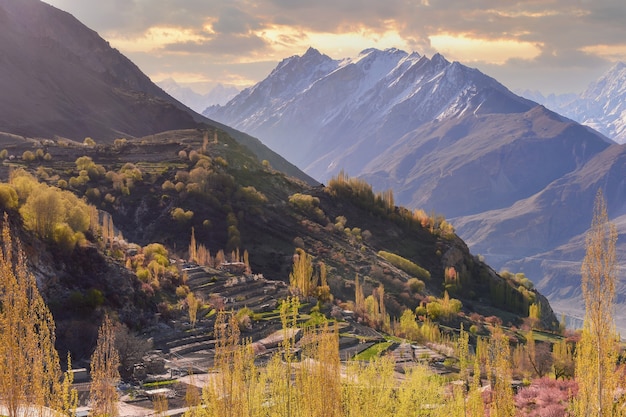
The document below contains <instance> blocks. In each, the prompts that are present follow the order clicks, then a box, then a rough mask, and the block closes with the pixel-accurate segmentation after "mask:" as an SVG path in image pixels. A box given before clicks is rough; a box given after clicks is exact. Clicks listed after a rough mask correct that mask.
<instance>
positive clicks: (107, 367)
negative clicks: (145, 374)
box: [89, 315, 120, 417]
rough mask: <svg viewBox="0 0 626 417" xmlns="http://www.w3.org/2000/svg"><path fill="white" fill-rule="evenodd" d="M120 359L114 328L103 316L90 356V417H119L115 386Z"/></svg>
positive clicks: (118, 379)
mask: <svg viewBox="0 0 626 417" xmlns="http://www.w3.org/2000/svg"><path fill="white" fill-rule="evenodd" d="M119 366H120V357H119V353H118V352H117V349H116V347H115V326H114V325H113V322H112V321H111V319H110V318H109V316H108V315H106V316H104V320H103V322H102V325H101V326H100V330H98V342H97V344H96V350H95V351H94V353H93V355H92V356H91V387H90V389H89V399H90V401H91V409H92V413H91V415H92V416H97V417H99V416H107V417H117V416H119V407H118V401H119V398H118V395H117V384H118V383H119V382H120V372H119Z"/></svg>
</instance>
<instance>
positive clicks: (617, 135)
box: [522, 62, 626, 143]
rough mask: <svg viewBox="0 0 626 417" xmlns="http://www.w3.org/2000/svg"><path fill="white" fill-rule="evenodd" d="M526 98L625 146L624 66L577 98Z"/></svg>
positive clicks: (566, 95)
mask: <svg viewBox="0 0 626 417" xmlns="http://www.w3.org/2000/svg"><path fill="white" fill-rule="evenodd" d="M522 95H525V96H527V97H528V96H529V98H531V99H534V100H536V101H538V102H540V103H543V104H545V105H546V106H547V107H549V108H551V109H553V110H554V111H556V112H559V113H561V114H563V115H565V116H567V117H569V118H571V119H573V120H576V121H577V122H579V123H582V124H584V125H587V126H590V127H592V128H593V129H596V130H597V131H599V132H601V133H603V134H604V135H606V136H607V137H609V138H611V139H613V140H614V141H615V142H617V143H626V64H625V63H623V62H618V63H616V64H615V65H613V67H611V69H609V70H608V71H607V72H606V73H605V74H604V75H602V76H601V77H600V78H599V79H597V80H596V81H594V82H592V83H590V84H589V86H588V87H587V89H586V90H585V91H584V92H582V93H581V94H563V95H551V96H548V97H544V96H543V95H541V94H538V93H527V94H522Z"/></svg>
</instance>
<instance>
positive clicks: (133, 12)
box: [46, 0, 626, 94]
mask: <svg viewBox="0 0 626 417" xmlns="http://www.w3.org/2000/svg"><path fill="white" fill-rule="evenodd" d="M46 2H47V3H49V4H51V5H53V6H55V7H57V8H59V9H61V10H65V11H67V12H69V13H71V14H73V15H74V16H75V17H76V18H78V19H79V20H80V21H81V22H83V23H84V24H86V25H87V26H89V27H90V28H92V29H93V30H95V31H97V32H98V33H99V34H100V36H102V37H103V38H104V39H106V40H108V41H109V42H110V44H111V45H112V46H113V47H115V48H117V49H119V50H120V51H121V52H122V53H124V54H125V55H126V56H127V57H129V58H130V59H131V60H132V61H133V62H135V63H136V64H137V65H138V66H139V67H140V68H141V69H142V71H144V72H145V73H146V74H147V75H149V76H150V77H151V78H152V80H153V81H160V80H162V79H164V78H168V77H171V78H173V79H175V80H176V81H177V82H178V83H181V84H186V85H189V86H191V87H192V88H194V89H196V90H197V91H199V92H205V91H206V90H207V89H208V88H210V87H211V86H213V85H215V84H216V83H218V82H219V83H222V84H233V85H236V86H237V87H239V88H243V87H247V86H250V85H253V84H254V83H256V82H258V81H260V80H262V79H263V78H265V77H266V76H267V75H268V74H269V72H270V71H271V70H272V69H273V68H274V67H275V66H276V64H277V63H278V62H279V61H280V60H282V59H283V58H286V57H289V56H292V55H302V54H304V53H305V51H306V49H307V48H308V47H309V46H312V47H314V48H316V49H318V50H320V52H322V53H325V54H327V55H329V56H331V57H332V58H345V57H353V56H356V55H358V53H359V52H360V51H361V50H363V49H365V48H370V47H374V48H379V49H385V48H390V47H396V48H399V49H402V50H405V51H407V52H411V51H416V52H418V53H420V54H424V55H426V56H428V57H430V56H432V55H433V54H434V53H436V52H440V53H442V54H443V55H444V56H445V57H446V58H447V59H448V60H450V61H453V60H457V61H460V62H461V63H463V64H465V65H468V66H471V67H476V68H478V69H480V70H481V71H483V72H485V73H486V74H488V75H491V76H493V77H495V78H496V79H498V80H499V81H501V82H502V83H504V84H505V85H506V86H507V87H509V88H511V89H531V90H539V91H541V92H543V93H544V94H547V93H553V92H555V93H562V92H581V91H582V90H584V88H585V87H586V86H587V84H588V83H589V82H591V81H593V80H595V79H596V78H597V77H599V76H600V75H601V74H602V73H604V72H605V71H606V70H607V69H609V68H610V67H611V65H612V64H613V63H615V62H617V61H626V1H625V0H525V1H513V0H504V1H503V0H261V1H249V0H108V1H96V0H46Z"/></svg>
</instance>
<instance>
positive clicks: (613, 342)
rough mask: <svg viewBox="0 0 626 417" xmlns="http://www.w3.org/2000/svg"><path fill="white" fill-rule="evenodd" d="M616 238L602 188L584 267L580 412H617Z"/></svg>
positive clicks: (579, 351) (578, 365) (578, 359)
mask: <svg viewBox="0 0 626 417" xmlns="http://www.w3.org/2000/svg"><path fill="white" fill-rule="evenodd" d="M616 241H617V229H616V227H615V225H614V224H613V223H611V222H609V218H608V214H607V208H606V201H605V200H604V196H603V195H602V191H600V190H599V191H598V193H597V195H596V200H595V204H594V210H593V220H592V222H591V228H590V230H589V231H588V232H587V237H586V253H585V258H584V260H583V264H582V269H581V273H582V293H583V297H584V300H585V320H584V323H583V331H582V335H581V340H580V342H579V343H578V346H577V350H576V379H577V380H578V383H579V392H578V396H577V399H576V401H575V408H576V413H577V415H580V416H598V417H601V416H611V415H614V414H613V395H614V392H615V388H616V378H615V366H616V360H617V353H618V350H617V335H616V332H615V324H614V322H613V302H614V300H615V285H616V282H617V262H616V257H615V243H616Z"/></svg>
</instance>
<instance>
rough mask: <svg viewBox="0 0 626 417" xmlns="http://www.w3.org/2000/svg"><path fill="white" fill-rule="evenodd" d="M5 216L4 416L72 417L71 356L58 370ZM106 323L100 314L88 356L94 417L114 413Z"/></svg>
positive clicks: (0, 336)
mask: <svg viewBox="0 0 626 417" xmlns="http://www.w3.org/2000/svg"><path fill="white" fill-rule="evenodd" d="M24 259H25V257H24V253H23V252H22V249H21V247H20V243H19V242H17V241H14V240H13V238H12V235H11V232H10V229H9V221H8V216H7V215H6V214H5V216H4V219H3V222H2V245H1V248H0V288H2V291H0V305H2V309H0V398H2V410H3V411H2V412H3V414H6V415H8V416H9V417H18V416H27V415H48V414H49V413H50V411H49V410H53V412H54V413H58V415H66V416H73V415H75V411H76V407H77V404H78V395H77V392H76V391H75V390H74V389H73V388H72V382H73V377H72V372H71V358H70V356H69V354H68V357H67V365H68V370H67V371H66V372H62V371H61V366H60V361H59V356H58V352H57V351H56V349H55V346H54V344H55V339H56V337H55V323H54V319H53V317H52V314H51V313H50V310H49V309H48V307H47V305H46V304H45V302H44V300H43V298H42V297H41V294H40V293H39V289H38V288H37V283H36V280H35V277H34V276H33V275H32V274H31V273H29V272H28V269H27V267H26V265H25V264H24ZM113 329H114V328H113V325H112V323H111V321H110V320H109V319H108V317H107V318H105V320H104V323H103V325H102V328H101V329H100V333H99V337H98V343H97V347H96V351H95V352H94V355H93V357H92V360H91V377H92V383H91V391H90V399H91V406H92V408H93V412H92V414H93V415H95V416H104V415H108V416H117V415H118V414H119V413H118V412H117V400H118V398H117V391H116V389H117V382H119V370H118V367H119V365H120V362H119V355H118V351H117V348H116V347H115V336H114V334H113Z"/></svg>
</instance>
